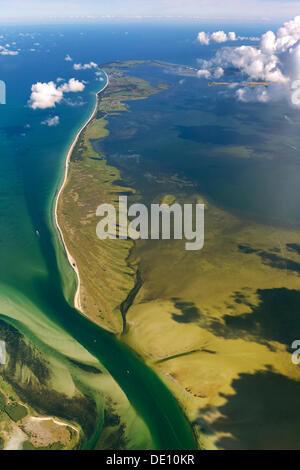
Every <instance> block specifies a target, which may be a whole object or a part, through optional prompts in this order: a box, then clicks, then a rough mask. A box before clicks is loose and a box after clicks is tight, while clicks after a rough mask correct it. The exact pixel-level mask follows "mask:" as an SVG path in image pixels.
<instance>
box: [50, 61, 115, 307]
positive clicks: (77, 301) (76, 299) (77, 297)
mask: <svg viewBox="0 0 300 470" xmlns="http://www.w3.org/2000/svg"><path fill="white" fill-rule="evenodd" d="M103 73H104V74H105V76H106V84H105V85H104V87H103V88H101V90H99V91H98V92H97V93H96V104H95V108H94V110H93V112H92V114H91V116H90V117H89V119H88V120H87V121H86V123H85V124H84V125H83V126H82V128H81V129H80V130H79V131H78V132H77V134H76V137H75V139H74V141H73V143H72V145H71V147H70V149H69V151H68V154H67V158H66V163H65V175H64V180H63V182H62V185H61V187H60V190H59V192H58V194H57V196H56V199H55V209H54V214H55V224H56V227H57V229H58V231H59V234H60V238H61V241H62V243H63V245H64V248H65V251H66V254H67V258H68V261H69V263H70V265H71V267H72V269H73V270H74V271H75V273H76V277H77V290H76V293H75V297H74V306H75V308H76V309H77V310H79V311H80V312H81V313H83V312H82V310H81V305H80V275H79V271H78V268H77V265H76V262H75V260H74V258H73V257H72V256H71V254H70V252H69V250H68V248H67V245H66V243H65V240H64V236H63V232H62V230H61V228H60V226H59V224H58V217H57V208H58V201H59V198H60V196H61V193H62V191H63V189H64V187H65V184H66V182H67V178H68V172H69V165H70V159H71V155H72V152H73V150H74V148H75V145H76V144H77V141H78V139H79V136H80V134H81V132H83V131H84V129H85V128H86V127H87V125H88V124H89V123H90V122H91V121H92V119H93V118H94V117H95V115H96V112H97V109H98V103H99V98H98V94H99V93H101V92H102V91H104V90H105V89H106V88H107V87H108V85H109V78H108V75H107V73H106V72H105V71H104V70H103Z"/></svg>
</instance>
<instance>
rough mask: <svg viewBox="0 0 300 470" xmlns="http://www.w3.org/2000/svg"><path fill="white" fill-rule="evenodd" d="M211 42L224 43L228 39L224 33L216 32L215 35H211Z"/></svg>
mask: <svg viewBox="0 0 300 470" xmlns="http://www.w3.org/2000/svg"><path fill="white" fill-rule="evenodd" d="M211 40H212V41H214V42H226V41H228V37H227V34H226V33H224V31H216V32H215V33H212V35H211Z"/></svg>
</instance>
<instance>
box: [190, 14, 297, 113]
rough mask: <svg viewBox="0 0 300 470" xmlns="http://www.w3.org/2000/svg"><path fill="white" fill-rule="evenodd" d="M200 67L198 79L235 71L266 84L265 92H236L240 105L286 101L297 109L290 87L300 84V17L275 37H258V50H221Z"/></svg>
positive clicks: (271, 32)
mask: <svg viewBox="0 0 300 470" xmlns="http://www.w3.org/2000/svg"><path fill="white" fill-rule="evenodd" d="M199 63H200V64H201V69H202V70H201V71H200V72H199V73H198V75H199V76H204V77H205V76H207V77H208V78H209V77H210V76H211V75H212V70H216V67H220V68H222V69H224V68H225V69H226V68H230V67H234V68H236V69H238V70H239V71H240V72H241V73H242V74H243V75H244V76H246V77H247V79H248V80H250V81H266V82H269V86H268V87H267V88H266V87H256V88H249V87H248V88H247V87H246V88H239V89H238V90H237V91H236V96H237V98H238V99H239V100H241V101H254V100H255V101H260V102H266V101H269V100H275V99H277V100H278V99H282V98H287V99H288V100H289V101H290V102H292V103H293V104H294V105H296V106H300V103H299V104H298V103H295V102H294V101H293V95H295V91H294V90H293V85H294V83H295V81H297V80H299V84H300V16H297V17H295V18H294V19H293V20H291V21H287V22H285V23H284V24H283V26H282V27H280V28H279V29H278V31H277V32H276V33H274V32H273V31H267V32H266V33H265V34H263V35H262V36H261V38H260V42H259V45H258V47H253V46H239V47H223V48H221V49H219V50H218V51H217V52H216V54H215V56H214V57H213V59H211V60H209V61H203V60H202V61H199ZM208 72H209V74H208Z"/></svg>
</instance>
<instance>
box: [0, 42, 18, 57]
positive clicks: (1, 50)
mask: <svg viewBox="0 0 300 470" xmlns="http://www.w3.org/2000/svg"><path fill="white" fill-rule="evenodd" d="M9 47H10V44H6V45H5V46H0V55H18V54H19V52H18V51H12V50H10V49H9Z"/></svg>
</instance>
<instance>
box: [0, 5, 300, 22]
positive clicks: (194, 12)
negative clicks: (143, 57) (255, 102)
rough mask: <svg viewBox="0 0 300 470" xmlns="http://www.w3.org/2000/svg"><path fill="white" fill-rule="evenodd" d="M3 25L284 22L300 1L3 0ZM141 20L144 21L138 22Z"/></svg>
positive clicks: (296, 11) (0, 17)
mask: <svg viewBox="0 0 300 470" xmlns="http://www.w3.org/2000/svg"><path fill="white" fill-rule="evenodd" d="M0 12H1V15H0V22H1V23H5V22H10V23H20V22H21V23H22V22H25V23H28V22H39V21H41V22H48V21H49V22H61V21H64V22H71V23H72V22H83V23H84V22H97V21H101V20H103V19H104V18H105V17H108V18H109V17H118V18H120V17H121V18H124V19H127V18H128V17H143V18H145V17H159V16H162V17H177V16H180V17H182V16H183V17H187V18H190V17H196V19H201V20H203V21H210V22H212V23H216V22H218V21H223V22H224V21H232V20H233V21H242V22H247V21H259V22H270V21H273V20H274V21H278V20H280V21H284V20H287V19H289V18H291V17H293V16H296V15H298V14H300V0H0ZM137 19H141V18H137Z"/></svg>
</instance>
